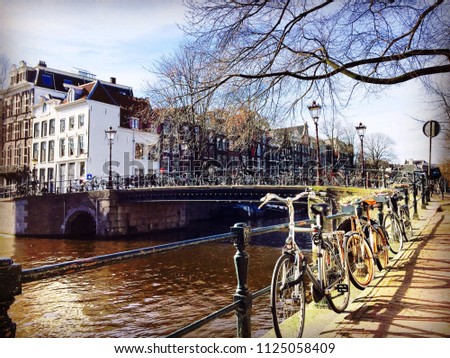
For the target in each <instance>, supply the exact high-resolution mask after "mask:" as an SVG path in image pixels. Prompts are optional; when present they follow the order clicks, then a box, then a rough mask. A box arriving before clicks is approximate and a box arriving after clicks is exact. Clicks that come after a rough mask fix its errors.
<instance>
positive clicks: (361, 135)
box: [355, 122, 367, 183]
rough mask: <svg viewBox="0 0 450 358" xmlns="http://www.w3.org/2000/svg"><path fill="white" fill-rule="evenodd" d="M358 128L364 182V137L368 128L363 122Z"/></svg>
mask: <svg viewBox="0 0 450 358" xmlns="http://www.w3.org/2000/svg"><path fill="white" fill-rule="evenodd" d="M355 128H356V132H357V133H358V136H359V139H360V140H361V176H362V179H363V182H364V183H365V181H364V170H365V168H364V135H365V134H366V129H367V127H366V126H365V125H364V124H362V123H361V122H359V125H358V126H356V127H355Z"/></svg>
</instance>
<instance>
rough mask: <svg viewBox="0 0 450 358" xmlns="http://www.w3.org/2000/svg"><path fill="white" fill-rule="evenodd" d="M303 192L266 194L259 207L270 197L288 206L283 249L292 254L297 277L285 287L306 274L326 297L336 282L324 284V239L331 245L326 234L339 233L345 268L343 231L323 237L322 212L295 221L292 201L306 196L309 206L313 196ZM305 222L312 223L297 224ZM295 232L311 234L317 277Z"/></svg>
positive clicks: (340, 251)
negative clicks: (291, 195)
mask: <svg viewBox="0 0 450 358" xmlns="http://www.w3.org/2000/svg"><path fill="white" fill-rule="evenodd" d="M305 193H306V194H307V195H306V194H305ZM305 193H301V194H298V195H297V196H295V197H294V198H280V197H279V196H277V195H275V194H268V196H269V199H267V200H264V202H263V204H261V205H260V208H261V207H262V206H263V205H265V204H266V203H267V202H268V201H270V200H272V199H277V200H279V201H282V202H283V203H285V204H286V206H287V207H288V210H289V233H288V237H287V239H286V243H285V247H284V248H283V251H284V252H288V253H289V254H291V255H293V256H294V258H295V265H296V271H297V278H296V279H295V280H293V281H292V282H289V283H288V286H287V287H291V286H296V285H297V284H298V283H299V282H301V280H303V277H304V275H305V274H306V275H307V276H308V277H309V279H310V280H311V282H312V284H313V285H314V287H315V288H316V290H318V291H319V294H320V295H321V296H325V297H327V295H328V293H329V292H330V291H331V290H332V289H333V288H334V287H335V285H336V282H333V283H331V284H328V285H327V287H325V284H326V282H325V281H326V280H325V270H324V267H325V263H324V259H325V255H324V254H323V252H324V251H325V249H324V241H325V240H326V242H327V243H328V245H330V246H332V245H333V244H332V243H331V242H330V241H329V239H328V236H327V235H334V234H337V235H341V240H340V242H339V243H338V245H339V257H340V263H341V265H342V268H343V269H346V267H347V263H346V260H345V252H344V247H343V236H344V232H343V231H341V232H330V233H326V234H325V237H324V233H323V228H322V226H323V222H324V218H326V217H325V216H324V215H323V213H319V214H316V215H314V216H315V218H314V219H310V220H302V221H299V222H297V223H296V222H295V217H294V216H295V212H294V201H297V200H298V199H300V198H302V197H308V204H307V205H308V207H309V205H310V204H309V199H310V198H314V197H315V193H314V192H305ZM266 197H267V196H266ZM335 217H336V216H333V217H330V218H335ZM307 224H312V226H311V227H310V228H305V227H299V226H303V225H307ZM296 225H297V226H296ZM296 233H310V234H312V236H313V245H315V247H316V250H317V271H318V272H317V277H316V275H315V274H314V273H313V271H312V270H311V267H310V266H309V265H307V263H306V257H305V255H303V253H302V251H301V250H300V248H299V247H298V245H297V243H296V241H295V234H296ZM339 289H342V290H344V289H345V288H343V287H341V288H339V287H338V290H339ZM347 289H348V288H347ZM339 292H340V291H339Z"/></svg>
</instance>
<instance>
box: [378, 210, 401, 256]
mask: <svg viewBox="0 0 450 358" xmlns="http://www.w3.org/2000/svg"><path fill="white" fill-rule="evenodd" d="M383 226H384V229H385V230H386V232H387V238H388V243H389V248H390V250H391V252H392V253H393V254H396V253H398V252H399V251H400V250H401V249H402V247H403V231H402V227H401V224H400V222H399V221H398V218H397V216H396V215H394V214H392V213H391V214H387V215H386V216H385V217H384V222H383Z"/></svg>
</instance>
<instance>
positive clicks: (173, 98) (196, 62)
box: [147, 45, 267, 159]
mask: <svg viewBox="0 0 450 358" xmlns="http://www.w3.org/2000/svg"><path fill="white" fill-rule="evenodd" d="M152 72H153V73H154V74H155V75H156V76H157V80H156V81H155V82H154V83H153V84H150V83H149V84H148V89H147V93H148V95H149V96H150V100H151V102H152V103H153V106H154V108H155V111H156V113H157V114H158V116H157V117H158V118H159V120H160V121H161V122H168V123H169V122H170V126H168V128H170V131H171V133H170V135H171V136H172V137H173V138H178V139H180V137H183V141H186V138H189V141H190V143H188V144H189V146H190V147H191V149H192V150H194V152H193V153H194V154H195V155H197V156H198V158H195V159H201V155H202V153H204V152H205V150H206V147H207V144H208V142H207V140H205V138H208V137H211V135H213V136H215V135H222V136H227V137H229V138H230V139H231V140H232V144H233V150H235V151H241V150H244V149H246V148H248V145H249V144H251V143H252V141H253V140H254V139H255V138H256V137H257V134H260V133H261V131H264V130H266V129H267V119H266V117H264V116H263V115H262V114H261V112H262V111H263V105H262V103H260V102H258V101H256V100H254V99H252V98H251V95H252V90H253V89H254V88H253V87H252V86H251V85H249V86H247V87H237V88H235V87H233V86H223V87H222V88H221V89H220V90H218V91H214V92H211V93H208V94H207V95H204V94H203V93H202V90H201V85H202V83H205V82H208V81H210V79H211V76H212V74H213V73H214V71H213V68H212V67H211V65H210V61H209V59H208V57H207V56H206V57H205V56H204V55H203V54H200V53H199V52H197V51H193V49H192V48H190V47H189V46H188V45H184V46H181V47H180V48H179V49H178V51H177V52H175V53H174V54H171V55H169V56H165V57H163V58H161V60H160V61H158V62H157V64H156V65H155V68H154V69H153V70H152ZM254 90H256V91H257V89H254ZM184 128H189V129H190V130H192V129H193V128H197V130H198V131H199V134H200V135H195V136H192V135H191V136H186V135H185V133H186V131H185V130H184ZM178 142H179V140H178Z"/></svg>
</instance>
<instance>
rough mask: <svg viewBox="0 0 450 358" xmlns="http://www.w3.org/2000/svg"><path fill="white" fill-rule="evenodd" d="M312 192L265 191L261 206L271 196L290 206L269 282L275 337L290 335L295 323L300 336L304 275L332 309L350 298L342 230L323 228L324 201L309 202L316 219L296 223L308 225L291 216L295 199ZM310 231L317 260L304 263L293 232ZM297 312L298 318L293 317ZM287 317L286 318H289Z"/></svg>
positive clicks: (310, 195)
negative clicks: (283, 195) (281, 194)
mask: <svg viewBox="0 0 450 358" xmlns="http://www.w3.org/2000/svg"><path fill="white" fill-rule="evenodd" d="M313 197H315V193H314V192H303V193H300V194H298V195H296V196H295V197H288V198H281V197H279V196H278V195H276V194H271V193H269V194H267V195H266V196H264V197H263V198H262V199H261V201H262V204H261V205H260V207H262V206H264V205H265V204H267V203H268V202H269V201H271V200H276V201H279V202H282V203H284V204H285V205H286V206H287V207H288V209H289V234H288V237H287V238H286V241H285V244H284V247H283V250H282V255H281V256H280V258H279V259H278V260H277V262H276V264H275V267H274V270H273V275H272V282H271V294H270V302H271V312H272V321H273V327H274V330H275V334H276V336H277V337H288V336H291V335H293V334H292V333H293V331H292V326H291V324H290V323H289V322H291V323H295V322H296V323H295V326H297V327H296V329H295V328H294V332H295V336H296V337H301V336H302V334H303V328H304V324H305V305H306V302H305V283H304V278H305V276H307V277H308V278H309V279H310V280H311V288H312V295H313V298H314V300H315V301H316V302H318V301H320V300H321V299H322V298H323V297H325V298H326V300H327V302H328V304H329V306H330V307H331V309H333V310H334V311H335V312H338V313H339V312H342V311H344V310H345V308H347V305H348V303H349V298H350V280H349V274H348V269H347V262H346V259H345V249H344V247H345V246H344V232H343V231H339V232H324V230H323V227H322V226H323V222H324V217H325V216H326V214H327V212H328V211H329V206H328V204H326V203H317V204H312V205H310V206H309V208H310V209H311V211H312V213H313V215H314V217H315V220H307V221H303V222H299V223H297V225H305V224H307V223H312V225H311V227H310V228H305V227H298V226H296V223H295V219H294V202H295V201H297V200H299V199H301V198H308V204H309V199H312V198H313ZM297 232H303V233H311V239H312V241H313V244H314V248H315V250H316V255H315V256H316V258H317V261H316V262H313V263H311V264H308V263H307V259H306V256H305V254H304V253H303V252H302V251H301V250H300V248H299V246H298V244H297V242H296V240H295V233H297ZM295 315H298V319H295V318H294V317H295ZM288 320H289V322H288Z"/></svg>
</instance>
